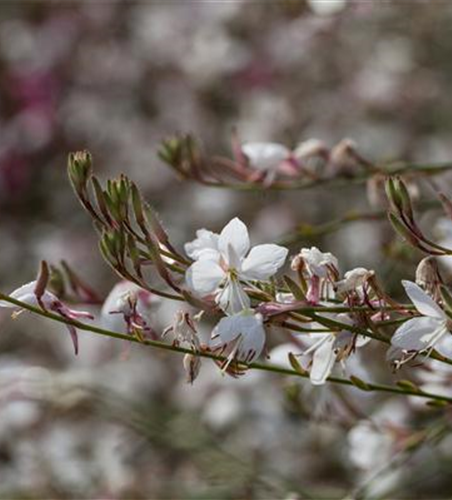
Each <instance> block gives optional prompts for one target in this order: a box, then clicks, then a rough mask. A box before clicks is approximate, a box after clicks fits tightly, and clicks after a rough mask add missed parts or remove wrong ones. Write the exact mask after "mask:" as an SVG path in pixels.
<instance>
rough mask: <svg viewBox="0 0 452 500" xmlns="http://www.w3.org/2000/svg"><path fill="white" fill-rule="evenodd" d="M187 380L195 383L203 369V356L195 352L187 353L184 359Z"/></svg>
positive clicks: (189, 382)
mask: <svg viewBox="0 0 452 500" xmlns="http://www.w3.org/2000/svg"><path fill="white" fill-rule="evenodd" d="M183 365H184V370H185V373H186V376H187V378H186V380H187V383H188V384H193V382H194V381H195V380H196V378H197V377H198V375H199V372H200V370H201V358H200V357H199V356H196V355H194V354H186V355H185V356H184V359H183Z"/></svg>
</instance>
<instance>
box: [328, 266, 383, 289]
mask: <svg viewBox="0 0 452 500" xmlns="http://www.w3.org/2000/svg"><path fill="white" fill-rule="evenodd" d="M374 274H375V273H374V271H369V270H368V269H366V268H364V267H356V268H355V269H352V270H350V271H347V272H346V273H345V274H344V279H342V280H340V281H338V282H336V284H335V289H336V292H337V293H345V292H351V291H358V289H362V287H363V286H364V285H365V284H366V283H367V281H368V280H369V278H371V277H372V276H373V275H374Z"/></svg>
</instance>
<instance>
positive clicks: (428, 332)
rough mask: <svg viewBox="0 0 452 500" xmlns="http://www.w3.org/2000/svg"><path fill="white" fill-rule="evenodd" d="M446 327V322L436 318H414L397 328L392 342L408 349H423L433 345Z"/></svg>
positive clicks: (400, 347) (396, 345)
mask: <svg viewBox="0 0 452 500" xmlns="http://www.w3.org/2000/svg"><path fill="white" fill-rule="evenodd" d="M444 328H445V323H444V322H443V321H440V320H437V319H435V318H429V317H423V318H412V319H409V320H408V321H406V322H405V323H403V325H401V326H399V328H397V330H396V332H395V333H394V335H393V336H392V338H391V344H392V345H393V346H395V347H398V348H399V349H405V350H407V351H421V350H423V349H427V348H429V347H431V346H432V345H433V344H432V341H433V343H434V341H435V340H438V339H436V337H437V335H438V333H439V332H440V331H441V330H443V329H444Z"/></svg>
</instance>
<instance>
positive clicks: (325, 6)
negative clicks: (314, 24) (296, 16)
mask: <svg viewBox="0 0 452 500" xmlns="http://www.w3.org/2000/svg"><path fill="white" fill-rule="evenodd" d="M346 4H347V0H308V5H309V7H311V9H312V10H313V11H314V13H315V14H319V15H321V16H329V15H333V14H337V13H339V12H340V11H341V10H343V9H344V8H345V6H346Z"/></svg>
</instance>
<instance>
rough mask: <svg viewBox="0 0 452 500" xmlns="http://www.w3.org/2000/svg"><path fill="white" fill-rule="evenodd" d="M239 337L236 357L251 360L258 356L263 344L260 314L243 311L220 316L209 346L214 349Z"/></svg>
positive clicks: (263, 332)
mask: <svg viewBox="0 0 452 500" xmlns="http://www.w3.org/2000/svg"><path fill="white" fill-rule="evenodd" d="M239 336H240V337H241V338H240V339H239V347H238V350H237V358H238V359H242V360H245V359H246V360H247V361H252V360H253V359H255V358H256V357H258V356H259V355H260V354H261V352H262V350H263V348H264V345H265V330H264V326H263V321H262V316H261V315H260V314H256V315H254V314H250V313H249V311H244V312H242V313H240V314H235V315H233V316H228V317H226V318H222V319H221V320H220V321H219V322H218V324H217V326H216V327H215V328H214V330H213V332H212V340H211V341H210V344H209V345H210V347H211V348H213V349H215V348H218V347H221V346H223V345H225V344H228V343H229V342H232V341H233V340H235V339H237V338H238V337H239Z"/></svg>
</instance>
